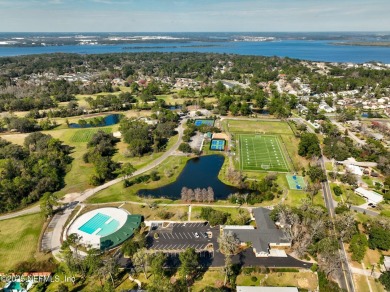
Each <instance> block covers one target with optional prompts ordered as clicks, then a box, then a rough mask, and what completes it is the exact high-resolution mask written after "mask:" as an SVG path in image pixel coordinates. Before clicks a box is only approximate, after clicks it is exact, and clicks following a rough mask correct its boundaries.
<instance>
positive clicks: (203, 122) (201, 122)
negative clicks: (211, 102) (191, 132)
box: [195, 119, 214, 127]
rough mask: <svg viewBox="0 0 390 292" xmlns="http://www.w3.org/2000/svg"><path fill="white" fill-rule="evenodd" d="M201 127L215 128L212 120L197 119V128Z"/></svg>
mask: <svg viewBox="0 0 390 292" xmlns="http://www.w3.org/2000/svg"><path fill="white" fill-rule="evenodd" d="M201 125H207V126H214V120H211V119H196V120H195V126H197V127H199V126H201Z"/></svg>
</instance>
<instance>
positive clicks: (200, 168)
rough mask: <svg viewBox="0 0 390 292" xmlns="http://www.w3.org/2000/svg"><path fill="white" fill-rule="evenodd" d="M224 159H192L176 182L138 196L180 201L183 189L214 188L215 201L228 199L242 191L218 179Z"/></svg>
mask: <svg viewBox="0 0 390 292" xmlns="http://www.w3.org/2000/svg"><path fill="white" fill-rule="evenodd" d="M224 159H225V157H224V156H222V155H208V156H202V157H199V158H193V159H190V160H188V161H187V164H186V166H185V167H184V169H183V171H182V172H181V173H180V175H179V176H178V178H177V179H176V181H175V182H173V183H171V184H168V185H165V186H163V187H160V188H157V189H150V190H147V189H142V190H139V191H138V195H141V196H148V195H150V196H152V197H165V198H170V199H180V197H181V189H182V188H183V187H187V188H189V189H196V188H201V189H203V188H207V187H212V188H213V190H214V199H215V200H217V199H226V198H227V197H228V196H229V195H230V194H233V193H237V192H239V191H240V190H239V189H238V188H235V187H232V186H229V185H226V184H224V183H223V182H221V181H220V180H219V179H218V173H219V171H220V170H221V167H222V164H223V162H224Z"/></svg>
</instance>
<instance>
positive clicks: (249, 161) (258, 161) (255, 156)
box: [239, 134, 290, 172]
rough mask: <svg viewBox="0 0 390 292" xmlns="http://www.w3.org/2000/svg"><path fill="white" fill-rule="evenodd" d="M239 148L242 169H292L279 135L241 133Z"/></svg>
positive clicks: (280, 170) (285, 170)
mask: <svg viewBox="0 0 390 292" xmlns="http://www.w3.org/2000/svg"><path fill="white" fill-rule="evenodd" d="M239 148H240V166H241V169H242V170H262V171H279V172H288V171H289V170H290V167H289V164H288V162H287V159H286V158H285V156H284V153H283V150H282V148H281V145H280V141H279V138H278V137H277V136H273V135H260V134H240V135H239Z"/></svg>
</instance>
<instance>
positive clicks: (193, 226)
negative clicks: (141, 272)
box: [147, 222, 219, 251]
mask: <svg viewBox="0 0 390 292" xmlns="http://www.w3.org/2000/svg"><path fill="white" fill-rule="evenodd" d="M218 232H219V228H218V227H213V228H211V227H210V225H209V224H208V223H207V222H201V223H171V224H169V225H168V226H166V227H163V226H162V225H154V226H153V228H152V230H151V232H150V233H149V235H148V237H147V242H148V248H149V249H153V250H161V251H180V250H185V249H187V248H194V249H195V250H197V251H201V250H204V249H206V247H207V246H208V245H209V244H213V246H215V243H216V240H217V237H218ZM155 233H157V234H158V238H155V235H154V234H155Z"/></svg>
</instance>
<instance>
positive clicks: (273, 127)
mask: <svg viewBox="0 0 390 292" xmlns="http://www.w3.org/2000/svg"><path fill="white" fill-rule="evenodd" d="M226 125H227V130H228V131H229V132H231V133H239V132H252V133H253V132H256V131H261V132H264V133H266V134H286V135H293V132H292V131H291V128H290V126H289V125H288V124H287V123H286V122H280V121H275V122H273V121H249V120H226Z"/></svg>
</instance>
